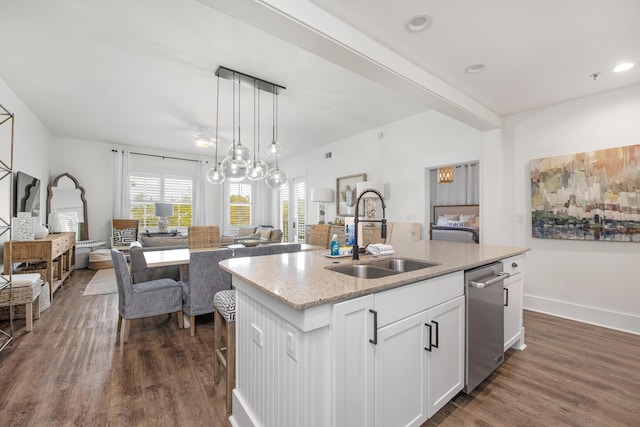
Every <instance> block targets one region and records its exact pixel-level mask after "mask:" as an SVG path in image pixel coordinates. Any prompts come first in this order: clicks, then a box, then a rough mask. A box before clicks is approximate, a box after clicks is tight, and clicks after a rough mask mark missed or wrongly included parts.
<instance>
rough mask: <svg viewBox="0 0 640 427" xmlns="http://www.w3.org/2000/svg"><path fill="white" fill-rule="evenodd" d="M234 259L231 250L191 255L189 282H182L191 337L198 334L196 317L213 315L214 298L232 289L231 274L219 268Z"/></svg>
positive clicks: (183, 306)
mask: <svg viewBox="0 0 640 427" xmlns="http://www.w3.org/2000/svg"><path fill="white" fill-rule="evenodd" d="M231 257H233V251H232V250H231V249H219V250H214V251H202V252H191V254H190V255H189V281H188V282H186V281H181V282H180V284H181V285H182V300H183V303H182V311H183V312H184V315H185V316H188V317H189V321H190V328H191V336H194V335H195V333H196V319H195V316H199V315H201V314H208V313H213V311H214V307H213V297H214V296H215V294H216V293H217V292H218V291H222V290H225V289H231V274H229V273H228V272H226V271H224V270H223V269H221V268H220V267H219V266H218V263H219V262H220V261H222V260H225V259H229V258H231Z"/></svg>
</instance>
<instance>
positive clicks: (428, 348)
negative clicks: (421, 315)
mask: <svg viewBox="0 0 640 427" xmlns="http://www.w3.org/2000/svg"><path fill="white" fill-rule="evenodd" d="M424 326H426V327H427V328H429V347H425V348H424V349H425V350H427V351H429V352H430V351H431V347H432V345H431V325H430V324H428V323H425V324H424Z"/></svg>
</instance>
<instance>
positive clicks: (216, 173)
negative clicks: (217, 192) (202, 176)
mask: <svg viewBox="0 0 640 427" xmlns="http://www.w3.org/2000/svg"><path fill="white" fill-rule="evenodd" d="M226 178H227V177H226V175H225V174H224V171H223V170H222V168H218V167H217V166H215V167H212V168H211V169H209V171H208V172H207V181H209V182H210V183H212V184H222V183H223V182H224V180H225V179H226Z"/></svg>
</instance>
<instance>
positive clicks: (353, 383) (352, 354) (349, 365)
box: [331, 295, 376, 427]
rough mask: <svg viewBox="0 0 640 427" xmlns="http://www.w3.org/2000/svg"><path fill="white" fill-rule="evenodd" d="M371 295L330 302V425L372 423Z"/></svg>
mask: <svg viewBox="0 0 640 427" xmlns="http://www.w3.org/2000/svg"><path fill="white" fill-rule="evenodd" d="M373 303H374V296H373V295H367V296H364V297H360V298H356V299H352V300H349V301H345V302H341V303H338V304H335V305H334V306H333V311H332V317H333V318H332V323H331V339H332V344H333V361H332V362H333V370H334V376H333V378H334V380H335V381H334V387H335V388H334V390H333V391H334V392H333V407H334V409H335V410H334V413H333V419H334V421H333V425H334V426H336V427H342V426H344V427H351V426H373V417H374V412H373V408H374V406H373V405H374V347H375V345H374V344H373V343H371V342H370V341H369V340H373V339H374V338H375V333H376V332H375V329H374V321H373V319H374V316H375V313H374V312H372V308H373Z"/></svg>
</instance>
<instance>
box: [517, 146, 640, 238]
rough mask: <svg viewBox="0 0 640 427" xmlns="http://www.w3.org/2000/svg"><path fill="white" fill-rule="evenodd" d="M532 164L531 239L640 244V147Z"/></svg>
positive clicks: (620, 148)
mask: <svg viewBox="0 0 640 427" xmlns="http://www.w3.org/2000/svg"><path fill="white" fill-rule="evenodd" d="M530 166H531V220H532V236H533V237H535V238H541V239H567V240H601V241H617V242H640V145H629V146H625V147H617V148H609V149H605V150H597V151H588V152H584V153H577V154H570V155H566V156H558V157H547V158H543V159H536V160H532V161H531V164H530Z"/></svg>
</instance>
